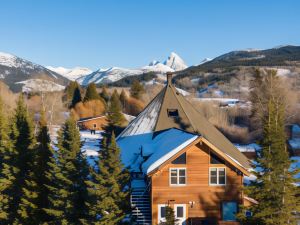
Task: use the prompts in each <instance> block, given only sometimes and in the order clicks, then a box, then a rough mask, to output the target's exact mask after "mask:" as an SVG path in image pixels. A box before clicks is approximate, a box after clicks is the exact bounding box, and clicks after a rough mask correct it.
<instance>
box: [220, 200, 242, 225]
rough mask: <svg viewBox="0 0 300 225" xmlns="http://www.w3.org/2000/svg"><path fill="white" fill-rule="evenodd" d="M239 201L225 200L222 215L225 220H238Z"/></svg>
mask: <svg viewBox="0 0 300 225" xmlns="http://www.w3.org/2000/svg"><path fill="white" fill-rule="evenodd" d="M237 211H238V207H237V202H223V204H222V217H223V220H224V221H236V213H237Z"/></svg>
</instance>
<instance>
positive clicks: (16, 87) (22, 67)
mask: <svg viewBox="0 0 300 225" xmlns="http://www.w3.org/2000/svg"><path fill="white" fill-rule="evenodd" d="M30 79H40V80H47V81H51V82H54V83H56V84H59V85H66V84H67V83H68V80H67V79H66V78H64V77H62V76H61V75H59V74H58V73H55V72H53V71H51V70H49V69H47V68H45V67H43V66H41V65H38V64H36V63H33V62H30V61H28V60H25V59H22V58H20V57H17V56H15V55H12V54H8V53H3V52H0V80H1V81H3V82H4V83H6V84H7V85H8V86H9V88H10V89H11V90H12V91H15V92H18V91H21V90H22V86H24V85H25V83H24V82H25V81H27V80H30ZM31 83H32V82H31ZM44 91H47V90H46V89H45V90H44Z"/></svg>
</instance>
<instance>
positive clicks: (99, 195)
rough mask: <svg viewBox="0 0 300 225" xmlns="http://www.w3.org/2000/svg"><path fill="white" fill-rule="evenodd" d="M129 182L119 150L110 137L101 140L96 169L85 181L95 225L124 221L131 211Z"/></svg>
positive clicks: (109, 224) (112, 137)
mask: <svg viewBox="0 0 300 225" xmlns="http://www.w3.org/2000/svg"><path fill="white" fill-rule="evenodd" d="M128 182H129V173H128V171H127V170H125V169H124V167H123V165H122V163H121V160H120V149H119V148H118V147H117V144H116V140H115V135H114V133H112V135H111V137H110V138H109V140H108V139H106V138H103V140H102V146H101V151H100V152H99V159H98V161H97V167H96V168H95V170H94V171H93V173H92V180H90V181H88V184H89V191H90V194H91V198H92V199H93V202H92V203H91V205H92V207H91V210H90V212H91V215H92V217H93V221H94V224H99V225H100V224H101V225H102V224H103V225H104V224H105V225H114V224H118V223H120V221H121V220H122V219H123V218H124V217H125V215H126V213H128V209H129V208H130V207H129V199H128V197H129V190H128ZM126 188H127V189H126Z"/></svg>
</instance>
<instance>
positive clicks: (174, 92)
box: [170, 85, 197, 132]
mask: <svg viewBox="0 0 300 225" xmlns="http://www.w3.org/2000/svg"><path fill="white" fill-rule="evenodd" d="M170 88H171V90H172V92H173V94H174V95H175V98H176V100H177V102H178V104H179V105H180V107H181V108H182V111H183V113H184V114H185V115H186V118H187V119H188V120H189V123H190V124H191V126H192V128H193V130H194V131H195V132H197V129H195V127H194V125H193V124H192V121H191V118H190V117H189V116H188V114H187V113H186V112H185V109H184V107H183V106H182V104H181V102H180V101H179V99H178V98H177V93H176V91H175V90H174V89H173V88H176V87H174V86H173V85H171V86H170ZM178 95H181V94H180V93H179V92H178Z"/></svg>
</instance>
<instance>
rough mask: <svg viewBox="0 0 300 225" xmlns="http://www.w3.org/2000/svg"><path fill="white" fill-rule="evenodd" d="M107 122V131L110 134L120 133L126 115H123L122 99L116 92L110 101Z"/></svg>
mask: <svg viewBox="0 0 300 225" xmlns="http://www.w3.org/2000/svg"><path fill="white" fill-rule="evenodd" d="M107 120H108V126H107V127H106V131H107V132H108V133H112V131H114V132H116V133H118V132H119V130H120V128H121V127H122V125H123V123H124V121H125V118H124V115H123V114H122V106H121V102H120V98H119V95H118V92H117V91H116V90H115V91H114V93H113V94H112V96H111V99H110V104H109V107H108V116H107Z"/></svg>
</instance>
